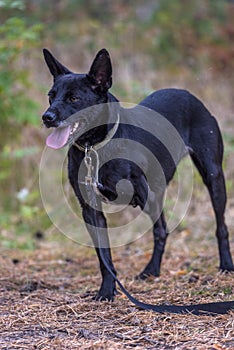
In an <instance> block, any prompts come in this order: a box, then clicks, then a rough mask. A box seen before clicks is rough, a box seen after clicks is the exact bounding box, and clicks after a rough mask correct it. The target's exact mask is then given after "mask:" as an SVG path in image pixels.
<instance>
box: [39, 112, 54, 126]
mask: <svg viewBox="0 0 234 350" xmlns="http://www.w3.org/2000/svg"><path fill="white" fill-rule="evenodd" d="M56 117H57V116H56V114H55V113H54V112H52V111H46V112H45V113H44V114H43V116H42V120H43V122H44V123H45V125H46V126H52V125H53V123H54V122H55V121H56Z"/></svg>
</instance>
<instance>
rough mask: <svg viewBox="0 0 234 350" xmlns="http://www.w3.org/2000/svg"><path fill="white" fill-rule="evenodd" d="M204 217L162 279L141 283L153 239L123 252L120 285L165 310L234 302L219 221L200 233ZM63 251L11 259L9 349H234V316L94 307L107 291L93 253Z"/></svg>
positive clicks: (7, 274)
mask: <svg viewBox="0 0 234 350" xmlns="http://www.w3.org/2000/svg"><path fill="white" fill-rule="evenodd" d="M203 204H204V203H203ZM198 207H199V206H198ZM200 210H201V211H203V212H204V211H206V210H205V207H204V205H203V206H201V207H200ZM230 210H231V209H230V208H229V211H230ZM198 211H199V209H196V212H195V215H194V216H193V215H190V228H191V229H192V230H193V231H194V232H193V235H192V234H190V233H189V232H190V231H188V230H186V229H185V230H183V231H181V232H177V233H173V234H172V235H171V239H170V240H169V244H168V249H167V253H166V255H165V259H164V262H163V268H162V276H161V277H160V278H158V279H155V280H150V281H147V282H138V281H135V280H134V278H133V277H134V275H136V274H137V273H139V271H140V270H141V268H142V267H143V266H144V264H145V263H146V262H147V260H148V259H149V255H150V244H149V242H148V241H149V239H148V238H147V236H145V237H143V238H142V241H141V242H136V243H134V244H133V245H131V246H130V247H128V249H126V247H122V248H119V249H118V250H115V252H114V260H115V265H116V267H117V270H118V272H119V277H120V279H121V280H122V281H123V283H124V284H125V286H126V287H127V288H128V290H129V291H131V292H132V293H133V294H134V296H136V297H138V298H139V299H140V300H143V301H145V302H151V303H159V304H161V303H164V302H169V303H175V304H185V303H193V302H196V303H198V302H209V301H214V300H232V299H233V297H234V288H233V274H220V273H218V272H217V251H216V250H217V248H216V242H215V239H214V237H213V233H212V231H213V227H211V228H210V229H208V228H207V227H208V226H210V221H212V220H211V219H212V215H211V214H210V215H208V216H207V217H206V218H205V217H204V215H203V218H202V219H201V222H200V223H199V225H197V220H195V218H197V217H198V216H199V212H198ZM231 213H233V211H231ZM193 217H194V221H193ZM198 226H199V227H198ZM204 230H206V232H207V234H206V239H204V240H203V241H202V239H201V237H202V236H203V231H204ZM61 243H62V244H59V243H58V242H56V241H55V242H51V243H50V242H49V241H46V242H45V241H44V242H41V243H39V244H38V249H37V250H36V251H34V252H31V253H27V254H26V253H25V252H22V251H14V250H11V251H3V256H2V260H1V279H0V293H1V294H0V299H1V306H0V310H1V311H0V329H1V333H0V348H1V349H56V350H58V349H72V350H74V349H130V348H136V349H202V350H203V349H218V350H219V349H234V318H233V316H234V313H233V312H232V313H230V314H228V315H223V316H217V317H211V316H203V317H201V316H200V317H198V316H194V315H170V314H167V315H157V314H156V313H153V312H148V311H139V310H137V309H136V308H134V306H133V305H132V304H131V303H130V302H129V301H128V300H127V299H126V298H125V297H124V296H123V295H122V294H119V295H118V296H117V298H116V300H115V302H114V303H107V302H100V303H98V302H95V301H93V300H92V297H93V296H94V295H95V293H96V291H97V288H98V287H99V283H100V277H99V273H98V266H97V260H96V257H95V256H94V252H93V250H92V249H90V248H85V247H79V246H75V245H74V244H73V243H71V242H69V241H62V242H61ZM140 245H141V246H144V251H143V250H139V248H138V247H139V246H140ZM232 246H233V244H232Z"/></svg>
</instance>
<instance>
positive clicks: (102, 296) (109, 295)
mask: <svg viewBox="0 0 234 350" xmlns="http://www.w3.org/2000/svg"><path fill="white" fill-rule="evenodd" d="M116 294H117V290H116V289H114V290H113V291H107V290H102V289H100V290H99V292H98V293H97V294H96V295H95V296H94V297H93V298H92V299H93V300H96V301H114V298H115V295H116Z"/></svg>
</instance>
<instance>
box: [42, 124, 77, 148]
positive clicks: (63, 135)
mask: <svg viewBox="0 0 234 350" xmlns="http://www.w3.org/2000/svg"><path fill="white" fill-rule="evenodd" d="M81 126H82V122H76V123H74V124H73V125H66V126H60V127H57V128H55V129H54V130H53V131H52V133H51V134H50V135H49V136H48V137H47V139H46V145H47V146H48V147H50V148H54V149H59V148H62V147H64V146H66V145H67V144H69V143H71V142H72V141H74V140H75V133H77V131H78V130H79V129H80V128H81Z"/></svg>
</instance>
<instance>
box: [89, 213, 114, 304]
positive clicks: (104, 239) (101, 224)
mask: <svg viewBox="0 0 234 350" xmlns="http://www.w3.org/2000/svg"><path fill="white" fill-rule="evenodd" d="M83 218H84V221H85V223H86V227H87V229H88V231H89V234H90V236H91V238H92V241H93V244H94V247H95V249H96V253H97V256H98V259H99V263H100V270H101V274H102V284H101V287H100V289H99V292H98V293H97V295H96V296H95V297H94V299H95V300H108V301H113V299H114V296H115V294H116V287H115V280H114V278H113V277H112V275H111V274H110V272H109V271H108V270H107V269H106V267H105V266H104V264H103V262H102V259H101V256H100V250H101V249H102V253H103V255H104V257H105V260H106V261H107V262H108V264H109V266H110V268H111V269H112V271H113V272H114V274H115V275H116V271H115V268H114V265H113V263H112V258H111V250H110V244H109V237H108V232H107V225H106V219H105V216H104V214H103V212H102V211H99V210H95V209H93V208H91V207H89V206H85V207H84V208H83Z"/></svg>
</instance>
